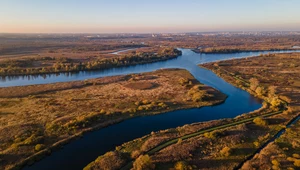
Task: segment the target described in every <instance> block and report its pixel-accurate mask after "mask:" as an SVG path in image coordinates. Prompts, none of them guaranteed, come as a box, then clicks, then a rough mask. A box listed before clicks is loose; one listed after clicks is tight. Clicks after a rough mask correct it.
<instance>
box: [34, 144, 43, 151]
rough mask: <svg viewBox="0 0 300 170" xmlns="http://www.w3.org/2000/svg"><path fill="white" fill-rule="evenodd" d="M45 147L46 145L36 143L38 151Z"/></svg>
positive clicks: (35, 148)
mask: <svg viewBox="0 0 300 170" xmlns="http://www.w3.org/2000/svg"><path fill="white" fill-rule="evenodd" d="M44 148H45V145H43V144H37V145H35V147H34V150H35V151H37V152H38V151H41V150H42V149H44Z"/></svg>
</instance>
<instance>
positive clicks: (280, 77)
mask: <svg viewBox="0 0 300 170" xmlns="http://www.w3.org/2000/svg"><path fill="white" fill-rule="evenodd" d="M299 64H300V55H299V54H298V53H290V54H276V55H263V56H260V57H255V58H248V59H240V60H230V61H223V62H219V63H214V64H212V65H208V66H207V67H209V68H211V69H213V70H215V72H217V73H219V74H220V75H221V76H222V77H227V78H228V80H229V81H230V80H231V81H232V82H233V83H234V81H235V84H236V85H237V86H243V83H242V82H241V81H239V80H238V79H239V78H243V79H250V78H251V77H252V78H256V79H258V80H259V82H260V83H261V84H263V85H265V86H267V85H274V86H275V87H276V89H277V93H278V95H279V96H281V98H283V99H285V100H286V101H288V102H289V107H290V109H289V110H290V111H291V112H293V113H294V114H292V115H290V118H292V117H295V116H297V115H299V110H300V101H299V98H300V84H299V82H300V79H299V76H298V75H299V73H300V68H299ZM222 70H223V71H222ZM224 70H226V71H228V72H231V73H232V76H234V77H236V78H238V79H235V80H233V79H231V78H230V77H229V76H226V75H228V72H227V73H226V72H224ZM298 130H299V121H298V122H297V123H295V124H294V125H292V126H291V127H290V128H287V129H286V132H285V133H284V134H283V135H282V136H280V137H279V138H278V139H276V140H275V141H274V142H271V143H269V144H268V145H267V146H266V147H265V148H263V149H262V150H261V151H259V152H258V153H256V154H255V156H254V157H253V158H252V159H251V160H249V161H247V162H245V163H244V164H243V165H242V167H241V169H245V170H246V169H299V167H300V165H299V156H298V155H299V154H300V151H299V136H298Z"/></svg>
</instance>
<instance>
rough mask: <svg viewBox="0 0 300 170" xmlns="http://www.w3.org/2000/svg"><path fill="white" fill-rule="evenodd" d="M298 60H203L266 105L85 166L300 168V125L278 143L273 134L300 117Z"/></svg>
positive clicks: (133, 144) (136, 144) (158, 136)
mask: <svg viewBox="0 0 300 170" xmlns="http://www.w3.org/2000/svg"><path fill="white" fill-rule="evenodd" d="M299 64H300V57H299V54H297V53H291V54H276V55H263V56H259V57H253V58H246V59H238V60H228V61H221V62H216V63H209V64H204V65H202V67H206V68H208V69H211V70H213V71H214V72H215V73H217V74H218V75H219V76H221V77H222V78H224V79H225V80H227V81H228V82H230V83H232V84H234V85H236V86H238V87H240V88H242V89H245V90H247V91H249V92H250V93H251V94H253V95H255V96H257V97H259V98H261V99H263V100H264V101H265V102H264V105H263V107H262V108H261V109H259V110H257V111H254V112H252V113H248V114H243V115H241V116H238V117H236V118H234V119H223V120H216V121H210V122H203V123H195V124H191V125H185V126H183V127H178V128H174V129H167V130H162V131H159V132H153V133H151V134H149V135H147V136H144V137H142V138H139V139H136V140H133V141H130V142H128V143H125V144H123V145H122V146H118V147H116V150H115V151H112V152H108V153H106V154H104V155H102V156H100V157H99V158H98V159H96V160H95V161H94V162H92V163H90V164H89V165H87V166H86V169H103V168H102V167H106V166H107V165H110V167H111V168H112V169H120V168H122V169H130V168H131V167H133V169H139V167H141V166H144V168H148V169H235V168H239V167H241V168H242V169H245V170H246V169H272V168H273V169H281V168H283V169H288V168H289V169H297V168H299V164H298V163H299V159H300V157H299V154H300V152H299V138H298V135H297V130H298V129H299V123H297V124H295V125H293V126H292V127H291V128H288V129H287V131H286V132H285V133H284V134H283V135H282V136H281V137H279V138H278V139H276V140H275V142H272V138H274V136H276V135H277V134H278V132H280V131H282V130H283V129H285V126H286V125H287V124H288V123H289V122H291V121H292V120H293V119H294V118H295V117H297V116H298V115H299V109H300V107H299V106H300V105H299V98H300V96H299V94H300V93H299V89H300V88H299V87H300V86H299V81H300V79H299V76H298V75H299V72H300V70H299V67H298V65H299ZM233 107H234V106H233ZM270 142H271V143H270ZM265 145H266V147H265ZM260 149H262V150H261V151H260ZM254 154H256V155H255V156H254V157H253V159H252V156H253V155H254ZM147 156H148V157H149V158H148V157H147ZM146 158H147V159H146ZM248 159H250V160H249V161H247V160H248Z"/></svg>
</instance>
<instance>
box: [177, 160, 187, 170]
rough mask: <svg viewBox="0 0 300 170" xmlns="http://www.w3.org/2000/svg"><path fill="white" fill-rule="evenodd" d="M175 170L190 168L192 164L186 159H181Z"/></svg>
mask: <svg viewBox="0 0 300 170" xmlns="http://www.w3.org/2000/svg"><path fill="white" fill-rule="evenodd" d="M174 169H175V170H189V169H191V168H190V166H189V165H188V164H187V163H186V162H185V161H179V162H177V163H176V164H175V166H174Z"/></svg>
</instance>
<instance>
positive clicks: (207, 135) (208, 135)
mask: <svg viewBox="0 0 300 170" xmlns="http://www.w3.org/2000/svg"><path fill="white" fill-rule="evenodd" d="M204 137H206V138H209V139H215V138H216V137H217V133H216V132H206V133H204Z"/></svg>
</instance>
